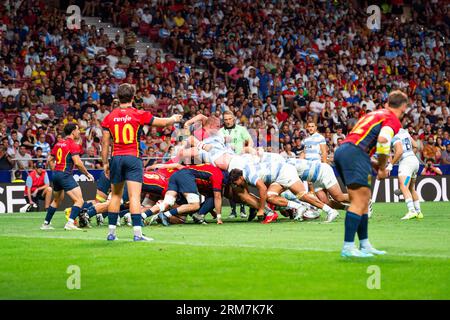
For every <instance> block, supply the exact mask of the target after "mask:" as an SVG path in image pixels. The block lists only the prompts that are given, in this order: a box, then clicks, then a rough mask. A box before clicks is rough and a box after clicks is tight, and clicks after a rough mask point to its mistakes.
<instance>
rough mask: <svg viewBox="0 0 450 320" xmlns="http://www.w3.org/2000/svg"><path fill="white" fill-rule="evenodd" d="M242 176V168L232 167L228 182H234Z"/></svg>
mask: <svg viewBox="0 0 450 320" xmlns="http://www.w3.org/2000/svg"><path fill="white" fill-rule="evenodd" d="M240 177H242V170H240V169H233V170H231V172H230V182H231V183H234V182H235V181H236V180H237V179H239V178H240Z"/></svg>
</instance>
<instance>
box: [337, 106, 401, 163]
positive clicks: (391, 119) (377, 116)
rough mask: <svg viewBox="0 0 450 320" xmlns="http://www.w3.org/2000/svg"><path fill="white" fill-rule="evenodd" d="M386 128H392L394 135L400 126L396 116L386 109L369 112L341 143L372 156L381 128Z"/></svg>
mask: <svg viewBox="0 0 450 320" xmlns="http://www.w3.org/2000/svg"><path fill="white" fill-rule="evenodd" d="M386 126H387V127H390V128H392V130H394V135H395V134H397V132H398V131H399V130H400V128H401V127H402V124H401V123H400V120H399V119H398V118H397V117H396V115H395V114H394V113H393V112H392V111H390V110H388V109H380V110H376V111H373V112H370V113H368V114H366V115H365V116H363V117H362V118H360V119H359V120H358V122H357V123H356V124H355V126H354V127H353V129H352V131H351V132H350V133H349V134H348V135H347V137H346V138H345V139H344V141H343V143H346V142H350V143H353V144H355V145H357V146H358V147H360V148H361V149H363V150H364V151H365V152H367V153H368V154H369V155H370V156H372V155H373V154H374V153H375V149H376V146H377V140H378V135H379V134H380V131H381V128H383V127H386Z"/></svg>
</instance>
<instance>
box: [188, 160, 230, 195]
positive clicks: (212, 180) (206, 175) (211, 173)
mask: <svg viewBox="0 0 450 320" xmlns="http://www.w3.org/2000/svg"><path fill="white" fill-rule="evenodd" d="M186 169H187V170H190V171H191V172H192V173H193V174H194V176H195V182H196V184H197V187H198V191H199V192H200V193H201V194H210V193H211V192H212V191H222V183H223V173H222V170H220V169H219V168H217V167H215V166H213V165H211V164H196V165H189V166H186Z"/></svg>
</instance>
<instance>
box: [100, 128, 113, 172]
mask: <svg viewBox="0 0 450 320" xmlns="http://www.w3.org/2000/svg"><path fill="white" fill-rule="evenodd" d="M110 144H111V132H109V130H106V129H104V130H103V137H102V163H103V170H104V172H105V176H106V177H107V178H109V161H108V155H109V145H110Z"/></svg>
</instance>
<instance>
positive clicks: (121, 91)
mask: <svg viewBox="0 0 450 320" xmlns="http://www.w3.org/2000/svg"><path fill="white" fill-rule="evenodd" d="M134 93H135V91H134V87H133V86H132V85H130V84H128V83H122V84H121V85H120V86H119V88H118V89H117V97H118V98H119V101H120V102H121V103H129V102H131V101H133V97H134Z"/></svg>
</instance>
